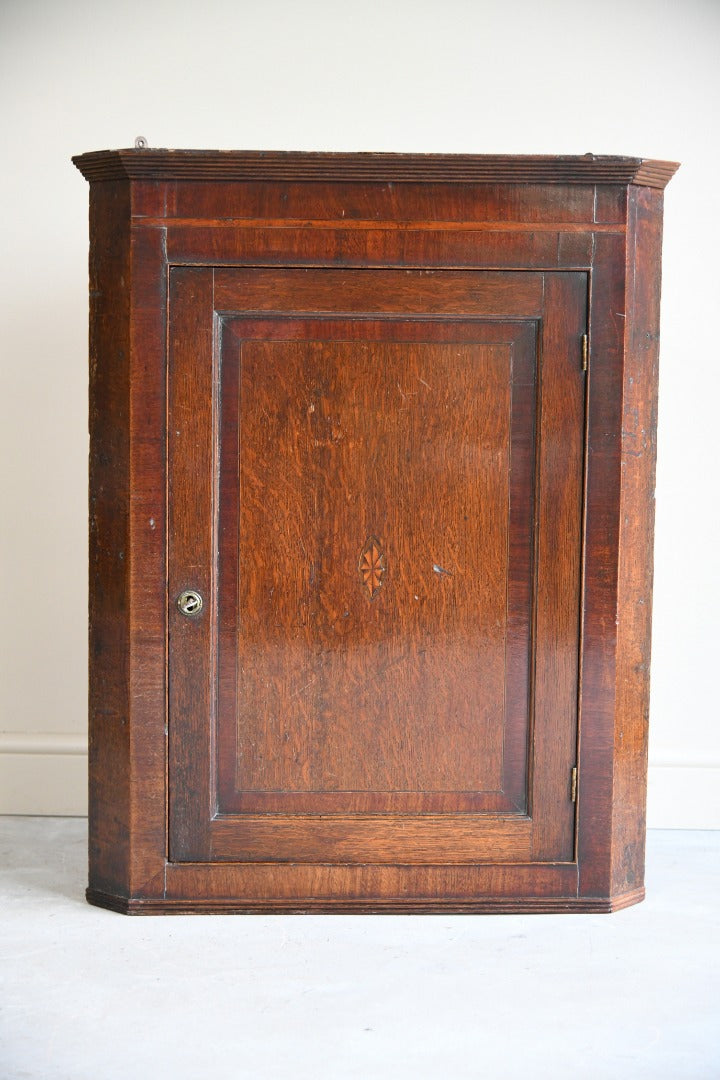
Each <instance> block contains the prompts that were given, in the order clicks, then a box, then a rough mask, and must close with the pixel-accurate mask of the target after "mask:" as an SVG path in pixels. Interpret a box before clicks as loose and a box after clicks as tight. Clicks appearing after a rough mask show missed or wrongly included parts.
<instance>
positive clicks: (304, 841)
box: [169, 269, 587, 862]
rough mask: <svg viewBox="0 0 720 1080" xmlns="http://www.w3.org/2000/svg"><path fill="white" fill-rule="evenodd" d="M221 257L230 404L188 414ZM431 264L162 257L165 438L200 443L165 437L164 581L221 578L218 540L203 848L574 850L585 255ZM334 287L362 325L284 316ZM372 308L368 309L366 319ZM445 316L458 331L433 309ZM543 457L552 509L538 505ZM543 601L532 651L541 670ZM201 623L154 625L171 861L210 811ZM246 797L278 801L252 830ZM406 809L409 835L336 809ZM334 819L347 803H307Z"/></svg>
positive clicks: (389, 855)
mask: <svg viewBox="0 0 720 1080" xmlns="http://www.w3.org/2000/svg"><path fill="white" fill-rule="evenodd" d="M213 276H214V277H215V309H216V310H220V311H222V312H224V320H225V324H226V326H228V325H229V326H230V327H232V331H233V333H234V336H235V338H236V342H237V343H236V345H235V347H234V349H228V350H225V351H223V353H222V357H221V358H219V359H218V360H217V361H216V363H217V364H219V365H221V367H222V371H223V382H222V384H221V387H220V394H219V398H218V408H220V407H222V408H223V409H224V408H225V402H228V403H229V406H228V414H227V416H226V417H225V418H224V419H223V421H222V422H219V420H218V418H217V417H216V416H215V417H214V416H213V415H212V410H211V409H209V408H208V407H206V406H205V405H203V408H201V409H195V408H194V402H196V401H197V400H201V401H203V402H204V403H205V402H208V403H211V402H212V401H213V397H214V391H213V386H214V385H215V381H216V380H215V379H214V377H213V362H212V358H211V356H210V355H209V352H208V350H209V349H210V332H209V330H208V328H209V327H211V326H212V314H213V312H212V309H211V307H210V306H209V294H210V288H211V283H212V278H213ZM444 277H447V275H441V274H427V273H417V272H416V273H413V274H408V273H404V274H397V273H391V272H380V273H375V272H373V273H368V272H367V271H366V272H365V273H364V274H359V273H357V272H352V271H350V272H348V271H344V272H341V273H338V272H336V271H332V270H326V271H313V272H309V271H297V270H296V271H280V272H272V271H223V272H220V271H211V270H207V271H202V270H199V269H194V270H176V271H174V272H173V281H177V285H175V284H174V285H173V286H172V287H171V318H170V327H171V333H170V340H171V362H170V442H171V446H172V447H174V445H175V440H176V438H177V439H180V438H184V437H185V427H184V426H183V425H184V418H185V417H187V416H189V415H192V425H191V427H190V428H189V429H188V430H187V436H186V437H187V442H188V445H189V448H190V449H188V450H179V451H176V450H175V449H173V451H171V455H170V462H169V469H170V474H169V475H170V485H169V491H170V504H171V515H172V518H171V526H170V532H171V538H173V537H177V540H173V539H171V544H170V567H169V579H170V592H171V595H177V594H178V593H179V591H180V590H181V589H182V588H184V587H186V586H187V585H188V584H189V583H190V582H189V581H188V580H186V578H185V577H184V576H183V575H187V567H188V566H189V567H191V568H192V569H191V573H192V574H194V575H195V578H196V580H197V582H198V584H197V587H198V588H200V589H201V591H203V592H204V593H205V595H206V596H208V597H210V595H211V590H212V588H213V584H214V583H213V574H214V571H213V564H214V553H215V551H216V549H218V548H219V550H220V557H221V570H220V574H219V584H218V585H217V587H216V588H215V590H214V591H212V600H211V602H210V603H209V604H208V610H212V611H215V607H216V605H217V609H218V614H217V618H218V639H219V640H218V651H219V654H220V665H221V668H220V679H219V682H218V691H219V709H218V716H217V721H216V728H215V732H216V738H217V754H218V760H219V762H221V763H222V764H221V766H220V772H221V776H222V777H223V778H222V779H221V780H220V784H219V798H218V800H217V810H218V813H219V814H220V815H222V819H221V820H219V821H215V822H211V823H209V824H208V828H209V832H208V833H207V842H206V847H205V849H204V856H205V857H206V858H212V859H214V860H221V859H226V858H227V859H234V860H237V859H238V858H241V857H242V858H243V859H252V858H272V859H280V858H283V859H289V858H294V859H295V860H296V861H302V860H305V859H309V860H311V861H312V860H317V859H319V858H322V857H323V856H326V857H330V856H332V857H333V858H334V859H336V860H337V861H340V860H341V859H343V858H346V859H354V860H356V861H362V862H366V861H369V860H372V859H376V860H377V859H382V860H383V861H385V860H388V859H389V860H390V861H392V860H393V859H394V858H397V857H398V850H397V849H396V848H395V847H394V845H393V842H392V838H393V835H395V834H398V833H399V835H400V836H401V846H402V849H403V850H404V853H405V854H404V858H405V859H406V861H427V859H428V858H429V855H428V852H432V851H434V856H433V861H435V862H445V861H458V860H463V859H467V858H469V857H470V854H469V853H473V857H474V858H475V860H482V859H486V858H488V857H490V856H491V854H492V851H493V849H494V852H495V857H498V856H499V853H500V852H502V853H503V856H502V857H503V858H504V859H511V858H515V859H517V858H520V859H524V858H527V857H528V854H529V850H530V849H529V847H528V844H529V843H532V844H533V847H534V849H535V850H536V851H537V853H538V855H539V856H541V857H543V858H551V857H552V858H558V857H566V858H568V859H569V858H571V857H572V851H573V817H574V812H573V806H572V803H571V801H570V799H569V788H568V782H569V774H570V769H571V767H572V764H573V763H574V760H575V746H576V740H577V731H576V707H577V653H578V633H579V591H580V579H579V564H580V524H581V496H582V457H583V455H582V434H583V428H582V412H583V399H584V377H583V374H582V371H581V369H580V366H579V364H578V352H579V344H580V338H581V334H582V332H583V330H584V327H585V325H586V314H585V300H586V292H587V280H586V275H584V274H574V275H562V276H561V277H560V278H559V279H558V280H557V281H555V279H554V278H551V276H550V275H546V276H545V278H543V276H541V275H516V274H512V275H507V274H506V275H499V274H474V275H463V274H461V275H452V277H451V278H450V280H449V282H448V284H447V285H445V282H444ZM254 278H257V280H253V279H254ZM543 294H544V295H545V303H544V305H543V304H542V302H541V297H542V295H543ZM339 301H341V302H342V307H343V308H345V309H346V310H347V311H348V313H352V317H353V319H354V321H351V322H348V321H347V319H349V318H350V315H349V314H348V315H347V316H346V320H345V321H340V322H337V321H336V320H328V319H327V318H326V319H325V320H324V321H323V320H320V321H319V320H318V318H317V316H315V317H314V318H311V317H310V316H308V315H302V314H301V313H303V312H305V311H306V310H310V311H312V312H316V311H328V310H330V311H331V310H332V309H333V308H334V307H336V306H337V305H338V302H339ZM245 305H246V306H247V307H248V308H249V309H250V311H252V310H253V308H255V307H257V306H261V307H266V308H268V309H270V310H274V309H277V308H282V307H285V306H287V307H288V308H289V309H290V310H289V311H288V312H287V314H286V317H285V318H283V317H282V316H281V315H280V314H279V313H278V312H276V319H275V323H274V324H272V323H271V324H268V323H267V321H264V322H262V323H260V324H257V323H253V322H252V321H250V319H249V318H248V317H245V318H242V319H238V318H237V315H238V314H244V313H243V307H244V306H245ZM382 308H386V309H387V308H389V309H390V311H388V312H385V313H384V315H385V321H384V322H381V323H378V322H377V321H376V320H373V319H369V317H368V316H369V315H370V314H371V313H374V312H377V311H378V309H382ZM525 310H527V311H528V312H529V313H530V314H533V315H537V316H539V318H540V321H541V322H542V324H543V326H544V327H545V333H544V334H543V337H542V340H540V339H538V337H537V330H536V326H535V321H534V320H533V322H532V323H528V322H518V323H516V324H514V325H515V327H517V329H516V330H515V331H513V328H512V327H513V324H507V325H506V324H504V323H502V322H500V321H498V317H499V316H501V315H504V314H505V313H514V314H516V315H518V314H523V313H524V312H525ZM407 311H415V312H416V313H418V314H416V315H415V319H414V321H413V322H410V323H408V322H407V321H406V316H405V318H403V320H402V321H400V322H398V321H397V320H393V319H391V318H389V316H390V315H392V314H393V313H394V312H396V313H398V314H400V315H404V313H406V312H407ZM175 312H176V313H177V314H175ZM295 312H297V313H298V314H295ZM420 312H422V313H423V315H425V316H426V318H424V319H421V316H420V314H419V313H420ZM458 312H462V313H464V314H463V316H462V317H463V319H467V318H469V317H473V318H474V319H475V324H472V323H469V324H468V323H466V322H465V323H463V322H461V323H459V324H458V323H457V322H456V321H452V322H451V321H448V316H449V315H451V314H452V313H455V314H457V313H458ZM488 313H492V314H493V316H494V317H493V319H492V321H485V322H483V321H482V320H483V319H487V318H488ZM427 316H432V317H434V319H436V320H437V319H438V316H441V317H442V318H441V319H440V321H430V320H429V319H428V318H427ZM458 325H459V328H458ZM388 329H391V330H392V342H390V341H388V335H387V330H388ZM438 331H439V333H438ZM225 337H226V335H223V336H222V340H223V341H224V340H225ZM348 337H349V338H351V339H353V340H351V341H348V340H347V338H348ZM478 338H481V339H482V338H484V339H485V341H486V342H487V344H483V343H481V341H478ZM508 339H509V342H508V344H503V342H504V341H508ZM523 340H524V346H525V347H524V350H522V349H521V348H520V347H519V346H520V344H521V343H522V342H523ZM471 345H472V347H471ZM538 346H542V349H541V352H542V358H541V359H540V358H536V349H537V348H538ZM241 358H242V359H241ZM539 384H542V388H543V391H542V402H541V400H540V395H539V393H538V388H539ZM238 403H239V404H238ZM536 414H538V417H539V419H538V427H537V430H536V424H535V421H536ZM175 417H178V418H179V419H178V420H177V422H176V420H175V419H174V418H175ZM218 427H219V429H220V440H219V458H220V460H219V466H218V467H217V468H219V474H220V488H219V495H218V498H219V509H217V510H215V511H213V509H212V507H213V491H214V488H215V481H214V476H215V474H216V467H215V465H214V464H213V447H214V446H215V444H216V441H217V439H216V431H217V429H218ZM176 428H177V429H178V430H177V431H176V430H175V429H176ZM181 428H182V431H180V429H181ZM511 432H512V436H511ZM536 443H537V445H538V446H539V447H540V453H539V454H538V452H537V451H536V449H535V446H536ZM175 453H177V454H178V465H177V468H178V473H179V477H178V480H177V482H176V479H175V477H174V475H173V470H174V468H175V466H174V454H175ZM225 459H227V460H228V465H227V467H226V466H225V464H224V461H225ZM238 463H239V468H238ZM536 473H537V484H539V486H540V489H541V490H543V491H544V493H545V501H546V503H547V506H548V507H549V508H550V510H549V512H548V513H544V512H543V509H542V508H541V507H538V506H537V505H536V504H535V501H534V496H533V491H534V488H535V484H536V477H535V474H536ZM176 489H177V494H176ZM186 489H188V490H189V491H191V495H186V494H185V491H186ZM238 507H239V512H238V509H237V508H238ZM214 514H217V516H218V527H219V530H220V538H219V540H218V541H217V543H216V542H215V541H213V539H212V528H213V515H214ZM228 514H229V515H230V516H229V517H228ZM536 527H537V531H538V537H539V542H538V560H539V568H540V569H539V580H540V588H539V592H538V599H537V605H536V610H534V608H533V605H534V600H535V593H534V590H533V588H532V582H533V575H534V571H533V562H534V553H533V534H534V531H535V528H536ZM370 537H372V538H373V541H374V543H375V544H377V545H379V546H380V547H381V549H382V552H383V560H384V571H383V574H384V576H385V577H386V578H387V580H386V581H385V580H383V584H382V593H381V594H380V595H379V596H378V597H377V602H376V603H371V604H368V598H367V597H366V596H365V594H364V590H362V589H361V588H360V584H361V582H360V580H359V576H358V560H359V558H360V555H361V552H362V550H363V548H364V544H365V542H366V541H367V540H368V539H369V538H370ZM378 538H381V539H378ZM188 545H189V547H188ZM228 607H230V608H233V607H234V609H235V614H234V615H233V614H232V612H231V611H226V608H228ZM173 618H175V619H178V618H181V617H180V616H178V615H177V614H174V615H173ZM533 619H534V620H535V622H534V635H535V639H536V646H535V647H536V652H537V656H538V657H539V658H542V660H541V662H540V663H539V667H540V671H541V675H540V681H539V683H538V684H537V686H536V687H535V688H534V689H533V687H532V685H531V682H530V672H531V663H530V661H531V657H530V644H531V633H532V626H533ZM181 621H182V620H181ZM185 631H187V632H185ZM210 632H211V631H210V624H209V620H205V619H204V616H201V617H200V618H199V619H198V620H197V621H195V620H193V621H192V622H189V623H188V621H187V620H184V626H183V633H182V636H181V639H180V643H179V644H176V643H175V641H174V639H173V630H172V622H171V633H170V670H169V681H170V687H171V700H170V740H171V756H170V761H171V771H170V786H171V819H170V824H171V854H172V856H173V858H176V859H191V860H192V859H196V858H199V857H200V855H201V853H203V849H202V848H200V847H198V846H197V845H195V844H193V843H192V842H190V841H189V839H188V837H187V835H186V826H185V821H186V810H187V802H188V799H189V798H190V797H191V796H190V794H189V793H192V797H193V798H194V801H195V810H194V815H193V820H194V821H195V823H196V824H197V822H198V821H199V820H200V818H201V817H202V816H203V814H204V815H205V816H206V817H207V813H208V809H207V808H208V807H210V806H213V805H215V801H214V798H213V794H212V791H213V781H212V779H211V777H210V776H208V775H207V772H205V773H203V771H202V770H207V765H206V764H201V763H204V762H205V761H206V754H205V752H203V751H201V752H199V751H198V743H199V742H202V743H203V745H204V746H205V747H207V746H209V745H210V738H211V737H210V731H209V729H208V731H207V734H206V735H205V736H203V735H202V734H201V732H202V731H203V730H205V729H204V728H203V726H202V725H206V726H208V728H209V725H210V718H211V717H212V715H213V713H214V701H213V699H212V694H213V690H212V687H213V686H214V685H215V684H216V679H215V676H214V674H213V673H212V670H211V666H210V664H211V661H210V659H209V658H210V654H211V652H213V653H214V650H211V646H210V640H209V638H208V635H209V634H210ZM560 640H562V641H563V642H564V643H566V644H565V647H566V649H567V650H568V651H569V654H570V658H571V659H570V663H569V664H567V663H564V662H563V660H562V658H561V654H560V652H559V650H558V646H557V643H558V641H560ZM236 652H237V655H235V654H236ZM531 705H532V706H534V709H535V718H536V719H535V727H536V734H535V738H534V741H533V745H534V748H535V751H534V756H533V760H532V776H533V794H532V799H533V801H534V803H535V805H536V807H537V813H536V814H535V817H534V820H533V822H532V828H531V829H530V830H529V829H528V826H527V822H523V821H521V820H520V819H518V821H517V823H516V825H510V826H509V825H508V823H507V822H506V821H505V820H503V819H502V818H501V819H499V820H497V821H495V822H493V820H492V819H491V818H490V816H489V815H490V814H491V813H492V812H495V813H501V814H507V813H512V812H514V813H516V814H524V813H525V811H526V807H527V800H528V788H529V776H528V774H527V772H526V768H527V761H528V757H527V755H528V750H527V748H528V746H529V745H530V744H531V713H530V709H531ZM538 716H540V717H541V720H540V722H538V719H537V718H538ZM203 718H204V719H203ZM199 725H200V730H199V727H198V726H199ZM173 763H176V765H177V774H176V775H177V777H178V783H177V786H178V791H179V793H178V795H177V798H178V799H179V800H180V801H181V803H182V807H183V808H182V811H181V819H180V820H181V822H182V824H181V826H180V827H179V828H178V829H177V830H176V829H175V828H174V822H175V818H174V802H173V795H172V791H173V777H174V773H173ZM180 792H181V793H182V794H180ZM559 807H561V808H562V813H561V812H560V810H559ZM253 809H258V810H264V811H266V812H267V811H269V812H271V813H273V814H275V815H278V816H277V817H275V818H273V819H272V820H270V821H268V822H267V823H266V825H265V827H263V822H262V821H261V820H257V819H255V818H252V817H251V814H252V811H253ZM400 809H402V810H403V811H404V812H405V814H406V815H408V816H407V817H406V819H404V824H402V827H400V824H399V822H400V821H401V819H397V820H396V821H388V822H385V823H383V822H376V821H374V820H373V818H372V817H370V816H368V817H363V818H362V819H361V820H353V819H352V818H350V817H348V814H352V813H355V814H358V813H362V814H364V815H372V814H373V813H377V812H378V811H383V812H386V813H391V812H396V813H397V811H398V810H400ZM436 809H442V810H443V811H444V812H445V813H448V812H452V813H455V814H462V813H466V812H467V811H469V810H474V811H482V812H484V814H485V815H486V816H485V817H484V818H483V819H482V821H481V822H478V823H476V824H475V825H473V823H472V821H471V820H470V819H467V820H464V819H461V818H459V817H457V818H454V819H453V820H454V825H453V829H452V836H453V839H452V840H451V837H450V836H449V835H447V833H446V831H445V830H444V829H443V828H441V822H439V821H435V820H434V819H432V818H431V817H423V818H422V819H421V821H419V822H417V823H416V822H414V821H413V819H412V815H413V814H415V815H417V814H418V813H421V814H423V815H427V814H429V813H432V811H434V810H436ZM328 811H331V812H334V813H336V814H340V815H344V816H342V817H341V818H340V819H339V820H336V821H335V822H334V823H332V824H328V823H322V822H321V823H318V822H317V821H316V820H314V819H313V818H312V817H308V815H312V814H318V813H325V812H328ZM231 814H236V815H237V814H239V815H241V819H240V820H233V821H231V820H229V818H227V817H226V815H231ZM248 821H251V822H252V828H249V827H248ZM343 834H345V841H344V842H343V841H342V837H343ZM513 834H514V835H515V841H514V845H515V846H514V847H513V844H512V843H510V838H511V836H512V835H513ZM380 837H384V839H383V840H380ZM530 837H532V840H530V839H529V838H530ZM293 852H294V854H293Z"/></svg>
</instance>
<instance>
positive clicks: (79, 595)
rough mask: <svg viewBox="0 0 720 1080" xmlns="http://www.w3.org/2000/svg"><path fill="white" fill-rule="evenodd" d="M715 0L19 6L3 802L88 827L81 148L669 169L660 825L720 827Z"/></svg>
mask: <svg viewBox="0 0 720 1080" xmlns="http://www.w3.org/2000/svg"><path fill="white" fill-rule="evenodd" d="M718 57H720V3H719V2H718V0H683V2H679V0H670V2H666V0H599V2H589V0H545V2H543V3H538V2H537V0H504V2H494V0H363V2H362V3H361V2H360V0H355V2H354V3H348V2H345V0H306V2H305V3H293V2H292V0H262V2H261V0H204V2H202V3H198V2H197V0H192V2H188V0H157V2H154V0H142V2H140V0H126V2H123V0H55V2H52V0H4V2H3V4H2V7H1V8H0V102H1V106H0V154H1V155H2V158H3V159H4V160H3V161H2V167H1V168H0V187H1V191H0V206H2V210H3V219H2V249H3V251H2V259H0V304H1V308H2V314H1V319H2V324H1V325H2V336H1V338H0V342H1V349H2V354H1V360H2V369H3V380H4V381H3V386H2V398H1V402H2V413H1V415H2V423H1V424H0V440H1V443H2V470H3V474H2V497H1V499H0V516H1V519H2V567H1V570H0V573H1V576H0V635H1V637H0V657H1V659H0V663H1V664H2V687H1V689H0V704H1V707H2V716H0V732H3V734H0V811H4V812H10V813H84V809H85V768H86V762H85V756H84V750H85V745H86V739H85V729H86V668H87V651H86V601H87V588H86V557H87V549H86V535H85V534H86V459H87V436H86V431H87V424H86V417H87V406H86V394H87V375H86V364H87V329H86V327H87V194H88V192H87V185H86V183H85V181H84V180H83V179H82V177H81V176H80V174H79V173H77V172H76V171H75V169H74V168H73V167H72V166H71V164H70V155H71V154H73V153H80V152H83V151H86V150H99V149H106V148H114V147H126V146H131V145H132V143H133V140H134V137H135V136H136V135H139V134H142V135H146V136H147V137H148V139H149V141H150V145H151V146H167V147H203V148H223V149H288V150H290V149H300V150H390V151H425V152H433V151H435V152H464V153H553V154H559V153H562V154H568V153H572V154H575V153H580V154H582V153H585V152H587V151H592V152H594V153H609V154H631V155H642V156H648V157H657V158H669V159H673V160H676V161H680V162H682V169H681V171H680V172H679V173H678V175H677V176H676V177H675V179H674V180H673V181H671V183H670V186H669V188H668V189H667V192H666V227H665V249H664V282H663V316H662V334H661V341H662V345H661V409H660V431H659V455H658V482H657V545H656V588H655V613H654V631H653V634H654V651H653V681H652V710H651V724H652V736H651V751H650V758H651V775H650V805H649V824H650V825H654V826H664V827H680V828H682V827H700V828H702V827H705V828H710V827H715V828H717V827H720V805H719V802H720V800H719V795H718V793H719V791H720V724H719V723H718V720H719V715H718V714H719V712H720V710H719V708H718V696H717V690H716V681H717V675H716V665H717V664H718V663H719V662H720V635H719V633H718V624H719V620H718V611H720V587H719V578H720V573H719V571H718V565H719V561H720V560H719V559H718V546H719V541H718V537H720V513H719V510H718V507H719V506H720V499H718V479H717V472H718V465H719V464H720V462H719V460H718V458H719V455H718V450H717V445H718V444H717V428H718V420H717V417H718V415H719V414H718V400H717V399H718V394H719V391H720V379H719V376H718V335H717V332H716V325H717V315H718V307H719V303H718V285H717V274H716V269H715V261H716V258H717V253H718V251H720V227H719V225H718V221H719V217H718V213H717V207H716V199H715V188H716V184H717V177H718V176H720V152H719V140H718V131H719V129H720V63H719V62H718Z"/></svg>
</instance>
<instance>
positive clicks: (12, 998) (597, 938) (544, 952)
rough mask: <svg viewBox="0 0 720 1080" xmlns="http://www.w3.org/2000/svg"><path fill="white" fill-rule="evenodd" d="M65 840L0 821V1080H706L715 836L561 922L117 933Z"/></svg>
mask: <svg viewBox="0 0 720 1080" xmlns="http://www.w3.org/2000/svg"><path fill="white" fill-rule="evenodd" d="M85 844H86V823H85V821H84V820H81V819H70V818H67V819H65V818H0V913H1V914H0V919H1V923H0V950H1V951H0V956H1V960H0V1077H1V1078H2V1080H21V1078H22V1080H25V1078H33V1080H35V1078H41V1080H120V1078H123V1080H145V1078H148V1080H163V1078H166V1077H167V1078H173V1080H186V1078H187V1080H206V1078H207V1080H226V1078H227V1080H239V1078H246V1077H247V1078H252V1080H276V1078H277V1080H286V1078H287V1080H325V1078H327V1080H355V1078H358V1080H359V1078H362V1080H385V1078H388V1080H390V1078H392V1080H405V1078H408V1080H409V1078H411V1077H412V1078H413V1080H425V1078H432V1080H435V1078H437V1080H466V1078H467V1080H471V1078H472V1080H475V1078H488V1080H505V1078H515V1077H524V1078H527V1077H532V1078H546V1077H547V1078H552V1080H566V1078H572V1080H576V1078H578V1080H593V1078H598V1080H599V1078H605V1077H608V1078H610V1077H612V1078H613V1080H616V1078H620V1080H624V1078H626V1077H627V1078H632V1080H643V1078H648V1080H663V1078H665V1077H667V1078H672V1080H684V1078H688V1080H689V1078H692V1080H705V1078H708V1080H710V1078H720V1016H719V1013H720V979H719V977H718V971H719V968H720V964H719V960H720V950H719V948H718V922H719V918H718V916H719V910H720V909H719V905H718V893H719V888H718V886H719V885H720V881H719V878H720V859H719V858H718V855H719V854H720V833H710V832H705V833H703V832H652V833H650V836H649V840H648V872H647V886H648V899H647V900H646V902H645V903H644V904H641V905H639V906H638V907H634V908H630V909H628V910H627V911H621V912H618V913H616V914H615V915H574V916H562V915H559V916H556V915H535V916H520V915H518V916H464V915H463V916H418V915H415V916H412V915H411V916H339V915H335V916H332V915H331V916H323V915H312V916H278V915H275V916H268V917H264V916H256V915H251V916H206V917H193V916H175V917H172V918H127V917H124V916H122V915H116V914H113V913H112V912H108V911H102V910H99V909H97V908H91V907H88V906H87V905H86V904H85V902H84V900H83V888H84V884H85Z"/></svg>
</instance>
